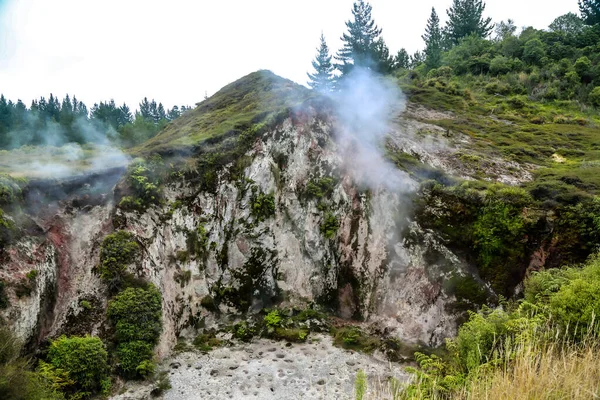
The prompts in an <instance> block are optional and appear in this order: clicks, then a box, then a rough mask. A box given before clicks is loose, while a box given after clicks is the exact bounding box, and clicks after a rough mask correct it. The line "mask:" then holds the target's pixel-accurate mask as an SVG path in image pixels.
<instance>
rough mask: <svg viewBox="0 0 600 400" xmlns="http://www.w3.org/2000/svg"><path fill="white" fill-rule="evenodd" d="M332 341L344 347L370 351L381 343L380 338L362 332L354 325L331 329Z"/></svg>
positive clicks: (365, 351)
mask: <svg viewBox="0 0 600 400" xmlns="http://www.w3.org/2000/svg"><path fill="white" fill-rule="evenodd" d="M332 333H333V343H334V344H335V345H336V346H340V347H343V348H345V349H351V350H356V351H360V352H364V353H372V352H373V351H375V350H376V349H377V348H379V347H380V346H381V345H382V342H381V339H380V338H379V337H377V336H371V335H368V334H366V333H365V332H363V331H362V330H361V329H360V328H358V327H356V326H345V327H341V328H337V329H333V331H332Z"/></svg>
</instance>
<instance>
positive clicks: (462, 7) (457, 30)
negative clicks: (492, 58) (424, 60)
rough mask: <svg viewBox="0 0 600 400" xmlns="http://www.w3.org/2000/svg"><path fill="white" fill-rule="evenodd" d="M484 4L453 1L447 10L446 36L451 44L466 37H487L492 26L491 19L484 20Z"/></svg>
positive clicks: (470, 1) (474, 0)
mask: <svg viewBox="0 0 600 400" xmlns="http://www.w3.org/2000/svg"><path fill="white" fill-rule="evenodd" d="M484 10H485V3H484V2H483V1H482V0H453V2H452V6H451V7H450V8H449V9H448V11H447V13H448V23H447V26H446V30H447V35H448V37H449V39H450V40H451V41H452V42H453V43H455V44H456V43H458V42H459V41H460V39H462V38H464V37H466V36H471V35H472V36H476V37H479V38H485V37H487V36H488V35H489V34H490V32H491V31H492V29H493V27H494V25H493V24H492V19H491V18H484V17H483V12H484Z"/></svg>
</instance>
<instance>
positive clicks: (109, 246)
mask: <svg viewBox="0 0 600 400" xmlns="http://www.w3.org/2000/svg"><path fill="white" fill-rule="evenodd" d="M139 250H140V247H139V245H138V244H137V242H136V241H135V237H134V235H133V234H132V233H130V232H126V231H118V232H115V233H112V234H110V235H108V236H106V237H105V238H104V240H103V241H102V245H101V249H100V266H99V272H100V276H101V277H102V279H103V280H104V281H105V282H106V284H107V285H108V286H109V288H110V289H111V290H115V289H118V288H120V287H121V286H122V284H123V281H124V280H125V278H126V269H127V265H129V264H131V263H132V262H134V261H135V259H136V257H137V256H138V254H139Z"/></svg>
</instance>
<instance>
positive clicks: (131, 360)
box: [117, 340, 154, 379]
mask: <svg viewBox="0 0 600 400" xmlns="http://www.w3.org/2000/svg"><path fill="white" fill-rule="evenodd" d="M152 348H153V346H152V344H151V343H148V342H145V341H141V340H134V341H131V342H125V343H121V344H119V346H118V347H117V358H118V360H119V361H118V362H119V370H120V372H121V375H123V376H124V377H126V378H130V379H133V378H136V377H142V378H143V377H146V376H147V375H149V374H152V373H153V372H154V363H153V362H152V361H151V360H152V356H153V354H152Z"/></svg>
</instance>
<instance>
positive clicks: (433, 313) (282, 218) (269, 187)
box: [2, 103, 522, 355]
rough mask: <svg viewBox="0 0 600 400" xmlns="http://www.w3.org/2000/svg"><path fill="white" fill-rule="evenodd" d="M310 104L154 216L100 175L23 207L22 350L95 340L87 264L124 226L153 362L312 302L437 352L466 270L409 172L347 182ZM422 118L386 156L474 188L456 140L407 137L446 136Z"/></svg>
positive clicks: (18, 265)
mask: <svg viewBox="0 0 600 400" xmlns="http://www.w3.org/2000/svg"><path fill="white" fill-rule="evenodd" d="M315 104H316V103H314V104H313V105H312V106H310V105H307V106H305V107H303V108H299V109H296V110H294V111H291V112H290V113H289V114H288V115H287V117H285V118H282V122H280V123H277V124H275V125H273V126H272V127H271V128H269V129H266V130H265V131H264V133H262V134H260V135H257V136H256V137H255V138H254V139H253V140H252V144H251V146H250V147H249V148H248V149H247V150H246V151H245V153H244V154H243V156H242V157H239V158H238V159H236V160H234V161H232V162H230V163H228V164H226V165H224V166H222V167H219V168H216V169H215V171H214V172H215V175H214V177H213V184H212V185H211V187H210V188H205V189H204V190H202V189H201V188H202V187H204V186H202V185H199V183H198V179H193V178H189V177H186V176H185V175H183V174H182V175H180V176H179V177H178V178H176V179H171V180H170V181H169V183H167V184H165V185H164V189H163V196H164V199H163V200H164V201H163V202H162V203H161V204H160V205H153V206H151V207H149V208H148V209H147V210H146V211H144V212H141V213H140V212H134V211H125V210H124V209H122V208H119V207H117V206H116V205H115V204H117V203H118V200H119V197H120V196H121V192H122V190H121V188H120V186H123V185H124V182H123V181H122V182H121V183H120V184H119V185H117V190H116V191H115V193H116V194H117V196H116V197H117V198H115V199H114V200H113V190H114V189H113V184H114V183H115V181H116V180H108V182H109V183H110V184H105V185H104V186H103V189H102V190H100V191H98V190H96V191H95V194H94V195H93V196H92V197H90V196H89V195H83V197H82V194H81V191H75V192H73V191H68V192H65V193H64V196H63V197H62V198H61V199H60V201H57V202H53V203H52V205H48V206H44V207H41V208H36V209H29V211H28V213H29V215H30V217H31V218H32V219H33V220H34V221H36V223H37V225H38V226H39V227H40V228H41V229H40V232H38V233H37V234H35V235H34V234H31V235H28V236H26V237H25V238H23V239H21V240H20V241H18V242H17V243H15V244H13V245H12V246H11V247H10V248H9V249H8V250H7V252H6V254H5V259H4V260H3V261H2V278H5V279H6V280H7V281H9V282H10V283H12V284H14V285H16V284H17V283H18V282H25V284H29V285H30V292H31V293H30V294H29V295H23V296H21V297H20V298H18V297H17V293H16V292H15V290H12V289H11V290H9V293H8V294H9V297H10V302H11V306H10V307H9V308H7V309H6V310H4V311H2V316H3V317H4V318H5V319H6V320H7V321H8V322H9V324H10V325H11V326H12V327H13V328H14V330H15V331H16V332H18V334H19V336H20V337H22V338H24V339H28V340H30V341H31V342H32V343H37V342H39V341H41V340H44V339H46V338H48V337H55V336H57V335H59V334H61V333H70V334H74V333H78V334H83V333H86V332H87V333H96V334H102V329H103V328H102V326H103V322H104V320H105V316H104V311H103V310H104V309H105V305H106V288H105V287H104V284H103V283H102V282H101V280H100V279H99V277H98V276H97V274H96V273H95V272H94V267H95V266H96V265H97V264H98V260H99V247H100V243H101V241H102V239H103V238H104V236H105V235H106V234H107V233H110V232H111V231H113V230H114V229H124V230H127V231H130V232H132V233H134V234H135V235H136V237H137V239H138V241H139V243H140V245H141V247H142V250H143V251H142V253H143V256H142V259H141V261H140V262H139V263H137V264H136V265H132V266H130V270H131V272H133V273H134V274H136V275H137V276H139V277H144V278H146V279H148V280H149V281H151V282H152V283H154V284H155V285H156V286H157V287H158V288H159V289H160V291H161V292H162V296H163V297H162V298H163V307H162V312H163V332H162V336H161V340H160V344H159V346H158V347H157V352H158V354H159V355H166V354H168V352H169V351H170V349H171V348H172V347H173V346H174V344H175V343H176V340H177V338H178V336H180V335H186V334H187V333H190V334H191V333H193V329H194V327H197V326H198V325H199V324H201V325H203V326H215V325H218V324H219V323H220V322H222V321H225V320H227V321H231V318H232V317H231V316H240V315H243V314H244V313H252V312H256V311H258V310H260V309H262V308H264V307H270V306H274V305H280V306H298V307H304V306H306V305H308V304H319V305H321V306H323V307H324V308H326V309H328V310H330V311H331V312H333V313H335V314H336V315H338V316H340V317H342V318H345V319H355V320H361V321H364V322H365V323H366V324H367V325H369V326H370V327H371V328H372V329H373V330H374V331H376V332H378V333H381V334H385V335H389V336H391V337H395V338H399V339H401V340H403V341H405V342H409V343H422V344H425V345H429V346H435V345H439V344H441V343H442V341H443V339H444V338H446V337H449V336H451V335H452V334H453V333H454V331H455V329H456V321H455V320H456V315H455V314H454V313H453V311H452V310H453V307H452V304H453V303H454V301H455V298H454V297H453V295H452V294H451V293H450V291H449V290H447V285H446V282H447V281H448V279H449V277H450V275H452V276H464V275H467V274H469V273H470V272H468V268H467V266H466V265H465V263H463V262H462V261H461V259H460V258H459V257H458V256H457V255H455V254H453V253H452V251H450V250H449V249H448V248H446V247H445V246H444V245H443V244H442V242H441V241H440V240H439V239H438V238H437V236H436V234H435V233H433V232H431V231H427V230H424V229H422V228H421V227H420V226H419V225H418V224H417V223H416V222H415V221H414V218H413V217H412V202H413V196H414V189H415V188H416V186H417V183H416V181H414V180H411V178H410V177H409V175H406V183H405V185H403V187H402V188H401V189H397V190H392V189H389V188H387V187H386V186H385V185H380V186H379V187H365V186H364V185H358V184H357V183H356V179H355V177H354V175H353V169H352V168H351V166H352V154H351V153H348V152H346V153H342V152H341V151H340V148H339V143H338V140H337V138H338V137H339V132H340V126H339V124H338V121H337V120H336V118H335V115H333V114H329V115H328V114H326V113H325V114H324V113H323V112H321V111H322V110H319V108H318V106H315ZM417 112H421V113H423V112H426V110H425V111H424V110H420V111H419V109H416V108H414V107H409V111H408V112H406V113H404V114H402V113H400V114H399V115H398V116H397V120H396V124H395V125H394V127H393V128H392V129H390V131H389V141H388V145H389V146H390V148H393V149H395V150H398V151H403V152H406V153H409V154H411V155H412V156H415V157H416V156H418V157H420V159H421V160H422V161H424V162H425V163H428V164H430V165H431V166H433V167H442V168H447V169H448V170H451V171H452V172H454V173H456V174H459V175H463V176H465V177H468V171H462V170H460V168H457V167H456V164H454V165H455V166H454V167H453V166H452V165H453V164H452V157H453V154H454V153H455V152H456V151H457V150H456V149H455V145H456V143H460V138H458V139H456V140H455V142H456V143H454V144H452V143H450V141H449V139H443V143H437V142H435V141H434V142H432V141H431V140H418V136H416V134H415V133H416V132H417V131H422V130H432V131H436V130H440V128H437V127H435V126H434V125H429V124H426V123H424V122H422V120H423V119H421V122H419V121H416V120H415V119H414V118H413V117H414V113H417ZM421 116H423V114H421ZM407 117H411V118H407ZM436 140H437V139H436ZM440 140H442V139H440ZM111 176H114V174H113V175H111ZM521 178H522V177H519V176H517V177H512V178H511V179H516V180H518V179H521ZM95 179H100V178H99V177H95V178H94V177H90V179H89V182H86V184H88V185H91V186H95V185H94V183H95V182H94V180H95ZM105 181H106V180H105ZM78 190H79V189H78ZM86 196H87V197H86ZM94 196H95V197H94ZM92 200H93V201H92ZM32 270H36V271H38V272H37V275H36V276H34V277H31V279H30V278H29V277H26V276H25V274H27V273H28V272H30V271H32ZM14 285H13V286H14ZM215 309H217V310H218V311H219V312H215Z"/></svg>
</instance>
